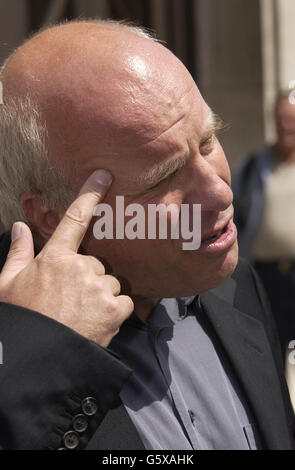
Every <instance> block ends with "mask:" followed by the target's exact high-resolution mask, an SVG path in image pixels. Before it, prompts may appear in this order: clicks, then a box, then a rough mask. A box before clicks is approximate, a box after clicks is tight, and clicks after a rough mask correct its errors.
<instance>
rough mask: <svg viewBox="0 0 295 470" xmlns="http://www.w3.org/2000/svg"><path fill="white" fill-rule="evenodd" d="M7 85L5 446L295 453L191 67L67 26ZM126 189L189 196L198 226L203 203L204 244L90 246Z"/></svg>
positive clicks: (141, 199)
mask: <svg viewBox="0 0 295 470" xmlns="http://www.w3.org/2000/svg"><path fill="white" fill-rule="evenodd" d="M1 81H2V83H3V90H4V104H3V105H2V106H1V109H0V139H1V150H0V180H1V189H0V196H1V220H2V221H3V222H4V224H5V227H6V229H9V228H10V227H11V226H12V225H13V228H12V232H11V240H10V236H9V234H6V235H4V236H3V237H2V239H1V255H2V265H1V266H3V269H2V272H1V275H0V301H1V303H0V341H1V345H2V346H3V347H2V353H3V354H2V359H3V364H2V365H1V366H0V373H1V378H2V380H1V384H2V385H1V387H2V388H1V398H0V410H1V414H0V416H1V429H2V431H1V433H0V444H1V446H2V448H3V449H48V448H50V449H58V448H63V449H117V450H120V449H183V450H184V449H186V450H192V449H244V450H245V449H291V448H292V447H293V435H292V433H293V432H294V430H293V414H292V411H291V406H290V401H289V396H288V392H287V388H286V384H285V381H284V375H283V369H282V360H281V357H280V354H279V347H278V343H277V336H276V332H275V330H274V328H273V323H272V318H271V316H270V314H269V312H268V308H267V305H266V302H265V300H264V294H263V291H262V290H261V287H260V285H259V283H258V281H257V278H256V275H255V273H254V272H253V271H252V269H251V268H250V267H249V266H248V265H246V264H245V263H239V264H238V265H237V261H238V247H237V240H236V238H237V236H236V229H235V226H234V224H233V208H232V192H231V189H230V172H229V167H228V164H227V161H226V157H225V155H224V153H223V150H222V148H221V146H220V144H219V142H218V139H217V138H216V131H217V130H218V128H219V121H218V119H217V118H216V116H215V115H214V114H213V113H212V111H211V109H210V108H209V106H208V105H207V104H206V103H205V101H204V100H203V98H202V96H201V95H200V92H199V90H198V88H197V86H196V84H195V83H194V81H193V79H192V77H191V75H190V74H189V72H188V71H187V70H186V68H185V67H184V66H183V64H182V63H181V62H180V61H179V60H178V59H177V58H176V57H175V56H174V55H173V54H172V53H171V52H170V51H168V50H167V49H166V48H165V47H164V46H162V45H161V44H159V43H157V42H156V41H154V40H153V39H152V38H151V37H150V36H149V35H148V34H147V33H146V32H144V31H143V30H141V29H140V28H135V27H131V26H126V25H122V24H118V23H116V22H110V21H107V22H102V21H98V22H97V21H88V22H76V23H75V22H74V23H68V24H66V25H59V26H56V27H52V28H50V29H47V30H45V31H43V32H41V33H38V34H37V35H35V36H34V37H33V38H31V39H30V40H28V41H27V42H25V44H23V45H22V46H21V47H20V48H19V49H18V50H17V51H15V52H14V53H13V54H12V56H11V57H10V58H9V59H8V60H7V61H6V63H5V64H4V67H3V69H2V73H1ZM85 181H86V182H85ZM117 196H121V197H122V196H123V197H124V202H125V205H129V207H132V206H131V204H135V203H136V204H138V205H140V207H141V208H142V209H143V213H145V214H147V213H148V208H149V206H150V205H152V204H156V205H158V204H162V205H163V206H164V207H168V206H169V205H170V204H174V205H175V207H176V208H178V209H181V210H180V211H179V213H178V215H179V217H180V214H181V212H182V211H184V209H183V207H184V205H186V206H188V207H189V208H190V212H189V214H190V224H191V223H192V220H191V218H192V213H193V211H192V208H193V207H195V206H194V205H197V204H198V205H201V240H200V246H199V248H198V249H194V250H184V249H183V241H184V240H183V239H181V237H180V238H178V239H176V238H175V237H173V236H172V232H170V234H168V235H169V236H168V237H167V239H162V238H161V237H159V236H158V237H150V238H148V237H147V238H142V237H127V236H126V233H125V236H124V234H123V236H122V234H118V233H117V232H118V230H116V236H114V237H113V239H110V237H105V238H103V237H100V238H101V239H97V237H96V236H95V223H96V221H97V217H93V215H94V214H95V215H97V214H98V211H99V209H100V208H101V207H102V204H104V206H103V207H106V206H105V205H108V207H110V208H113V209H115V208H116V201H117V199H116V198H117ZM133 207H134V206H133ZM117 214H118V213H117ZM129 215H130V213H129ZM170 216H171V218H172V214H171V215H170ZM168 218H169V217H168ZM15 222H17V223H15ZM24 222H26V224H25V223H24ZM116 223H117V225H116V229H117V226H118V220H117V221H116ZM233 272H234V274H233Z"/></svg>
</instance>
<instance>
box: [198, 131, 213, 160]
mask: <svg viewBox="0 0 295 470" xmlns="http://www.w3.org/2000/svg"><path fill="white" fill-rule="evenodd" d="M215 140H216V135H215V134H211V135H210V136H208V137H206V138H205V139H203V140H202V141H201V143H200V152H201V154H202V155H209V153H211V152H212V150H213V148H214V145H215Z"/></svg>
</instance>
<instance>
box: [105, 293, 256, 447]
mask: <svg viewBox="0 0 295 470" xmlns="http://www.w3.org/2000/svg"><path fill="white" fill-rule="evenodd" d="M110 349H112V350H113V351H115V352H116V353H117V354H118V355H119V356H120V357H121V359H122V361H123V362H124V363H125V364H126V365H128V366H129V367H130V368H131V369H133V373H132V374H131V376H130V378H129V380H128V381H127V383H126V384H125V386H124V387H123V389H122V392H121V394H120V397H121V399H122V402H123V404H124V406H125V407H126V410H127V412H128V414H129V416H130V418H131V419H132V421H133V423H134V425H135V427H136V428H137V431H138V433H139V435H140V437H141V439H142V441H143V444H144V446H145V447H146V449H149V450H152V449H154V450H161V449H163V450H167V449H171V450H177V449H178V450H180V449H181V450H191V449H198V450H201V449H204V450H210V449H220V450H222V449H229V450H230V449H237V450H239V449H241V450H246V449H257V448H261V446H260V444H259V437H258V434H257V430H256V429H255V426H254V423H253V418H252V416H251V413H250V410H249V409H248V406H247V403H246V400H245V399H244V397H243V394H242V392H241V389H240V387H239V385H238V383H237V382H236V380H235V378H234V375H233V373H232V371H231V368H230V366H229V364H228V363H227V361H226V358H225V354H224V352H223V350H222V349H221V346H220V345H219V342H218V341H217V340H216V338H215V337H214V333H213V331H212V329H211V327H210V325H209V323H208V321H207V319H206V317H205V315H204V313H203V312H202V310H201V307H200V305H199V303H198V298H197V297H191V298H186V299H162V300H161V301H160V302H159V304H158V305H157V306H156V308H155V310H154V312H153V315H152V319H151V322H150V323H144V322H142V321H141V320H139V318H138V317H137V316H136V315H135V314H133V315H132V316H131V317H130V319H129V320H127V321H126V322H125V323H124V324H123V326H122V327H121V329H120V332H119V334H118V335H117V336H116V337H115V338H114V339H113V341H112V342H111V345H110Z"/></svg>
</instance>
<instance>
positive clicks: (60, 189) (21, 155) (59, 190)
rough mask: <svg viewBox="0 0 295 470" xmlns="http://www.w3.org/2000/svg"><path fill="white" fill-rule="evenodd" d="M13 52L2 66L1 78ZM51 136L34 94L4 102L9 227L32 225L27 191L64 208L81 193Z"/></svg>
mask: <svg viewBox="0 0 295 470" xmlns="http://www.w3.org/2000/svg"><path fill="white" fill-rule="evenodd" d="M74 22H77V21H74ZM79 22H81V20H80V21H79ZM82 22H88V23H95V24H101V25H106V26H108V27H114V28H118V29H124V30H126V31H129V32H130V33H133V34H136V35H137V36H140V37H143V38H146V39H150V40H152V41H157V40H156V39H155V38H154V37H153V36H152V34H151V33H149V32H148V31H147V30H145V29H144V28H141V27H138V26H134V25H131V24H128V23H125V22H121V21H114V20H93V19H91V20H82ZM68 23H71V22H68ZM68 23H66V24H68ZM63 24H65V23H63ZM56 26H59V25H51V26H50V27H49V28H48V27H47V28H46V29H51V28H52V27H56ZM43 31H44V29H43ZM39 33H40V31H38V32H37V33H36V34H34V36H36V35H37V34H39ZM20 47H21V46H20ZM12 55H13V54H11V55H10V56H9V57H8V58H7V59H6V60H5V62H4V63H3V64H2V66H1V68H0V81H1V76H2V73H3V71H4V69H5V67H6V65H7V63H8V62H9V60H10V58H11V56H12ZM4 96H5V90H4ZM47 138H48V136H47V129H46V124H45V123H44V122H42V120H41V113H40V111H39V109H38V105H37V103H35V102H33V100H32V98H31V97H30V96H26V97H23V98H17V99H11V98H8V99H6V100H5V102H4V104H0V220H1V222H2V224H3V226H4V228H5V229H6V230H9V229H10V228H11V226H12V225H13V223H14V222H16V221H24V222H26V223H27V224H28V225H30V223H29V221H28V220H27V217H26V216H25V214H24V212H23V209H22V204H21V196H22V195H23V194H24V193H33V194H37V195H39V196H40V199H41V201H42V203H43V204H44V206H46V207H48V208H52V209H53V208H58V209H60V210H64V211H65V210H66V209H67V207H68V206H69V205H70V204H71V202H73V200H74V198H75V196H76V194H77V190H75V189H74V188H73V187H72V185H71V183H70V181H69V178H68V177H67V176H66V174H65V172H64V171H63V170H61V169H59V170H58V169H56V168H54V167H53V166H52V164H51V163H50V159H49V155H48V149H47V144H46V142H47Z"/></svg>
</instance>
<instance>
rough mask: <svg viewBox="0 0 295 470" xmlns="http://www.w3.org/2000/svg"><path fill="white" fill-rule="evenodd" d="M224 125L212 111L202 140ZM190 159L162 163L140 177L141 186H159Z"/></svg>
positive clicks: (185, 156)
mask: <svg viewBox="0 0 295 470" xmlns="http://www.w3.org/2000/svg"><path fill="white" fill-rule="evenodd" d="M224 128H225V126H224V123H223V121H222V119H221V118H220V117H219V116H218V115H217V114H215V113H213V112H212V111H211V112H210V114H209V116H208V119H207V125H206V128H205V131H204V133H203V136H202V139H204V138H208V137H209V136H211V135H214V134H215V133H217V132H218V131H220V130H222V129H224ZM188 158H189V155H182V156H181V157H178V158H174V159H170V160H167V161H164V162H161V163H157V164H156V165H154V166H153V167H152V168H150V169H149V170H148V171H147V172H146V173H142V174H140V175H139V176H138V182H139V184H144V185H152V186H156V185H157V184H159V183H161V182H162V181H164V180H165V179H166V178H168V177H169V176H171V175H172V174H173V173H175V172H176V171H178V170H180V169H181V168H183V167H184V166H185V164H186V162H187V160H188Z"/></svg>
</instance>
